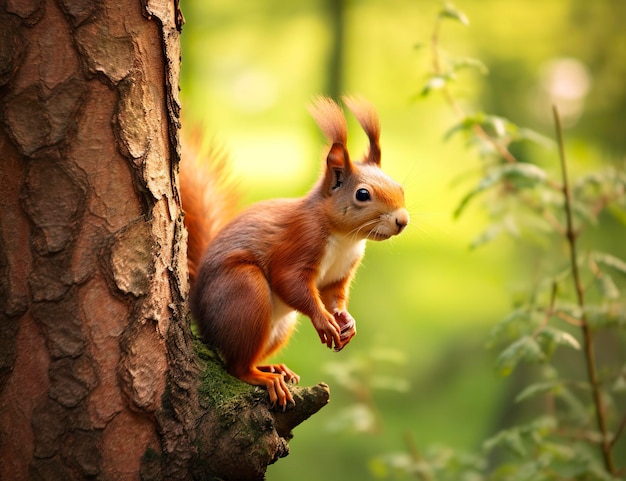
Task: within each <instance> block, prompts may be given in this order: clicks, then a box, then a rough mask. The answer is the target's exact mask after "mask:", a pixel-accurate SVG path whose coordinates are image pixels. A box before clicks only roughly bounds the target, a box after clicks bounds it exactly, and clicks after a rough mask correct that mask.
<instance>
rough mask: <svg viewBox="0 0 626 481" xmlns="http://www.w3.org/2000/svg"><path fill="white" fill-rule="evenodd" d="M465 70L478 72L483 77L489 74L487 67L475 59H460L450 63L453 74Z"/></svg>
mask: <svg viewBox="0 0 626 481" xmlns="http://www.w3.org/2000/svg"><path fill="white" fill-rule="evenodd" d="M466 68H469V69H475V70H478V71H479V72H480V73H481V74H483V75H487V74H488V73H489V69H488V68H487V66H486V65H485V64H484V63H483V62H482V61H481V60H479V59H477V58H471V57H462V58H457V59H455V60H453V61H452V70H454V71H455V72H458V71H459V70H462V69H466Z"/></svg>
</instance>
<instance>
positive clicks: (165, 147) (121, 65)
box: [0, 0, 328, 480]
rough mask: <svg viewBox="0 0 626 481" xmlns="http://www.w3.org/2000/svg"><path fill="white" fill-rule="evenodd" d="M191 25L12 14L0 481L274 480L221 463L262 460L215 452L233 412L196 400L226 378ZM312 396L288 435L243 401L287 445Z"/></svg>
mask: <svg viewBox="0 0 626 481" xmlns="http://www.w3.org/2000/svg"><path fill="white" fill-rule="evenodd" d="M181 25H182V16H181V15H180V12H179V10H178V6H177V4H176V3H175V2H174V1H171V0H170V1H166V0H162V1H158V0H154V1H151V0H143V1H132V0H117V1H115V0H107V1H98V2H92V1H91V0H75V1H73V0H58V1H57V2H55V1H52V0H5V1H4V2H2V3H0V38H1V44H0V119H1V124H2V131H1V132H0V185H1V191H0V202H1V206H2V212H1V215H0V270H1V274H0V479H7V480H8V479H12V480H23V479H37V480H39V479H50V480H73V479H85V478H94V479H107V480H108V479H192V478H193V477H197V478H211V477H212V476H213V477H220V478H223V479H260V478H262V477H263V475H264V467H263V468H261V469H257V470H256V471H254V470H252V471H250V473H249V474H244V475H242V476H240V475H239V473H237V467H236V466H235V467H234V468H229V467H228V466H227V464H228V463H227V462H226V461H222V460H221V459H222V458H219V457H217V458H211V456H215V454H216V453H217V454H219V453H220V452H221V453H223V452H229V453H230V454H232V455H235V456H236V455H239V456H245V453H246V451H245V450H246V449H248V450H249V449H250V445H247V446H243V447H242V446H238V445H236V444H233V443H230V444H229V443H228V442H227V443H226V444H225V445H224V443H222V445H221V446H219V447H216V446H214V445H213V444H215V443H214V440H215V439H217V438H219V437H220V436H222V435H223V432H224V430H225V429H227V427H228V426H229V423H227V422H226V423H224V422H220V421H219V419H220V416H222V418H223V413H224V412H228V411H227V410H226V411H225V410H224V409H225V407H228V406H227V405H229V406H230V407H232V404H233V402H234V401H233V402H230V403H224V402H213V403H211V402H207V401H206V396H205V395H204V396H200V395H199V393H202V392H203V389H202V387H201V385H200V382H201V379H202V378H204V379H205V381H206V380H207V379H208V380H210V379H211V377H212V376H214V375H213V374H208V373H212V372H213V371H211V370H210V369H209V366H210V365H211V364H215V363H214V362H213V361H210V359H199V358H198V356H197V355H196V350H195V348H194V343H193V342H192V338H191V334H190V329H189V321H188V318H187V316H186V314H187V307H186V295H187V290H188V286H187V267H186V232H185V230H184V227H183V223H182V211H181V206H180V199H179V196H178V190H177V172H178V161H179V152H180V146H179V141H178V125H179V110H180V107H179V102H178V96H177V94H178V76H179V58H180V43H179V33H180V28H181ZM215 389H218V388H215ZM299 392H302V393H303V394H302V395H303V396H304V397H305V398H310V399H312V400H317V401H316V403H314V404H315V405H314V406H309V407H308V408H307V407H306V405H307V402H301V403H299V405H300V407H299V410H300V412H301V415H300V416H299V417H298V416H297V415H295V414H291V416H292V417H293V416H295V417H296V418H297V419H295V418H294V420H289V418H287V419H288V420H287V421H285V422H286V424H284V425H282V424H281V422H283V421H284V419H285V415H276V414H275V413H273V412H270V411H269V409H267V406H266V404H267V402H266V399H265V398H266V395H265V394H266V393H265V392H262V393H261V394H263V395H265V396H264V397H262V399H260V398H259V396H260V395H261V394H259V390H258V389H254V388H251V387H247V386H245V388H242V390H241V392H240V393H239V394H237V395H236V396H235V395H233V399H235V398H236V399H238V401H237V403H240V410H239V413H240V414H242V413H244V414H245V413H246V412H248V411H249V413H250V416H252V417H254V416H257V417H258V416H261V417H263V416H268V417H269V419H270V421H271V422H270V425H271V430H270V431H271V432H273V433H275V434H274V435H273V436H274V438H279V439H283V440H286V439H287V438H288V437H289V436H290V434H289V432H290V430H291V428H292V427H293V426H295V424H297V423H298V422H301V421H302V420H303V419H304V418H305V417H307V416H308V415H310V414H311V413H313V412H315V411H316V410H317V409H319V408H320V407H321V406H323V405H324V404H325V402H326V401H327V399H328V391H327V389H325V388H323V386H321V387H318V388H317V389H314V390H312V391H307V390H302V391H299ZM250 393H253V394H254V395H255V396H256V398H254V396H252V397H251V394H250ZM237 396H238V397H237ZM231 401H232V399H231ZM257 405H261V406H265V407H263V409H260V408H259V407H255V406H257ZM246 410H248V411H246ZM295 412H296V411H294V413H295ZM253 415H254V416H253ZM281 416H283V417H282V418H281ZM240 417H241V418H245V416H240ZM281 419H283V421H281ZM220 426H221V427H220ZM255 426H256V427H255ZM230 428H231V429H232V424H230ZM252 431H253V432H254V433H255V434H254V436H252V435H251V436H252V437H254V439H255V441H254V442H256V443H257V444H258V443H260V445H261V446H264V447H265V448H267V447H268V446H270V445H271V444H272V443H269V442H268V438H267V425H263V426H262V428H261V427H259V426H257V425H255V424H254V423H253V428H252ZM196 433H199V434H198V435H197V434H196ZM274 438H272V439H274ZM200 441H201V442H200ZM279 444H280V442H274V445H275V446H274V447H270V448H268V449H266V451H267V453H266V455H265V457H264V458H263V459H262V460H261V462H260V463H259V466H266V465H267V464H268V463H269V462H272V461H273V460H275V459H276V458H277V456H280V455H284V454H286V444H285V445H280V446H279ZM206 449H210V450H211V452H210V453H209V452H207V451H206ZM207 459H209V460H210V459H215V461H211V462H209V465H207V464H206V463H207V461H206V460H207ZM201 461H202V462H201ZM263 463H265V464H264V465H263Z"/></svg>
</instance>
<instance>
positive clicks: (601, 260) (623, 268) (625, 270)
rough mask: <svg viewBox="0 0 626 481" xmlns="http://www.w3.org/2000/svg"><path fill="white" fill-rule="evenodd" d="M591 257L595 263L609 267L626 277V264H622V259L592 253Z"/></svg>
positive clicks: (601, 253) (600, 253)
mask: <svg viewBox="0 0 626 481" xmlns="http://www.w3.org/2000/svg"><path fill="white" fill-rule="evenodd" d="M592 257H593V260H594V261H595V262H596V263H598V264H603V265H605V266H608V267H611V268H613V269H615V270H616V271H620V272H621V273H622V274H625V275H626V262H624V261H623V260H622V259H620V258H618V257H615V256H613V255H611V254H605V253H603V252H594V253H593V255H592Z"/></svg>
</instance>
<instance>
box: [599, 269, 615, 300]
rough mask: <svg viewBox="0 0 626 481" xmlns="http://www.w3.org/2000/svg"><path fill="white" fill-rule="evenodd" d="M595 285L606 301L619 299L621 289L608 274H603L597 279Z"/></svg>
mask: <svg viewBox="0 0 626 481" xmlns="http://www.w3.org/2000/svg"><path fill="white" fill-rule="evenodd" d="M595 284H596V287H597V288H598V290H599V291H600V294H601V295H602V297H604V298H605V299H619V296H620V294H619V289H618V288H617V285H616V284H615V282H614V281H613V278H612V277H611V276H609V275H608V274H606V273H601V274H600V275H597V276H596V277H595Z"/></svg>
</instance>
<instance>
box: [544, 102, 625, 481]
mask: <svg viewBox="0 0 626 481" xmlns="http://www.w3.org/2000/svg"><path fill="white" fill-rule="evenodd" d="M552 111H553V114H554V124H555V127H556V136H557V142H558V146H559V158H560V161H561V174H562V177H563V198H564V201H565V218H566V225H567V226H566V233H565V237H566V239H567V242H568V244H569V251H570V262H571V266H572V277H573V280H574V287H575V289H576V298H577V300H578V306H579V307H580V311H581V326H580V328H581V331H582V335H583V345H584V352H585V361H586V366H587V377H588V379H589V384H590V386H591V392H592V395H593V402H594V405H595V412H596V422H597V424H598V429H599V430H600V433H601V435H602V442H601V449H602V458H603V460H604V466H605V468H606V470H607V471H608V472H609V473H611V474H613V475H615V474H616V471H615V461H614V459H613V451H612V443H611V440H610V439H609V433H608V430H607V422H606V414H605V406H604V402H603V400H602V392H601V389H600V382H599V381H598V373H597V370H596V360H595V353H594V342H593V333H592V331H591V328H590V326H589V323H588V321H587V315H586V313H585V293H584V288H583V284H582V280H581V276H580V272H579V269H578V254H577V244H576V240H577V238H578V233H577V232H576V230H575V229H574V222H573V216H572V199H571V193H570V188H569V181H568V178H567V161H566V158H565V146H564V142H563V129H562V127H561V119H560V117H559V112H558V109H557V108H556V106H553V108H552Z"/></svg>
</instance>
